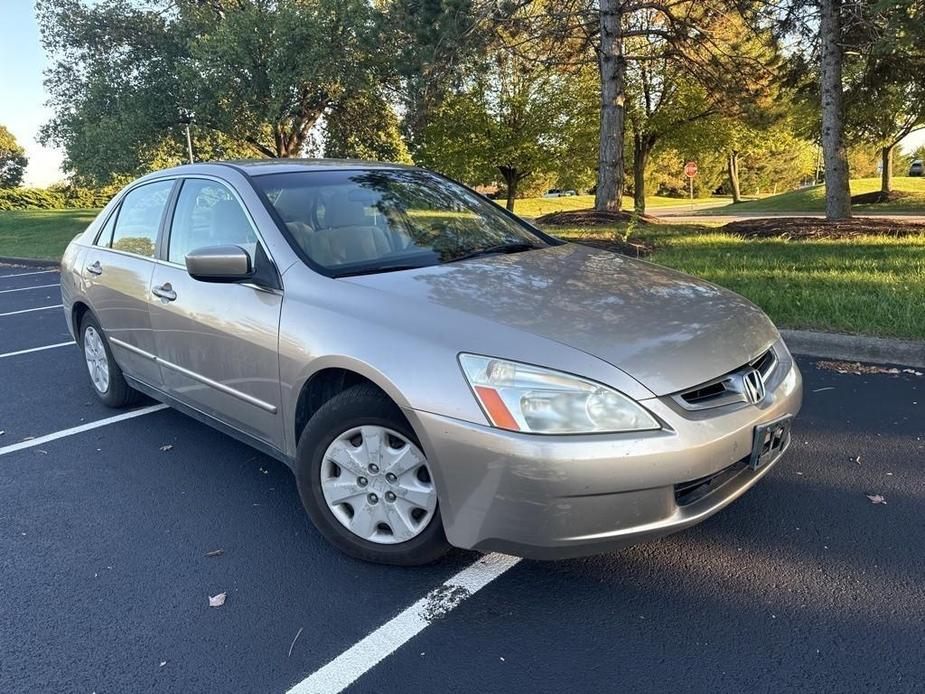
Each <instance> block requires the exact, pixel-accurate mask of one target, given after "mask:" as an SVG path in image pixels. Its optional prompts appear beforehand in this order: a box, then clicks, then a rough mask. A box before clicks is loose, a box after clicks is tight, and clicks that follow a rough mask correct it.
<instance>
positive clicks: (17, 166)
mask: <svg viewBox="0 0 925 694" xmlns="http://www.w3.org/2000/svg"><path fill="white" fill-rule="evenodd" d="M28 164H29V159H28V158H27V157H26V150H24V149H23V148H22V147H21V146H20V145H19V143H18V142H17V141H16V138H15V137H13V133H11V132H10V131H9V130H7V128H6V126H4V125H0V188H15V187H16V186H18V185H21V184H22V179H23V175H24V174H25V173H26V166H27V165H28Z"/></svg>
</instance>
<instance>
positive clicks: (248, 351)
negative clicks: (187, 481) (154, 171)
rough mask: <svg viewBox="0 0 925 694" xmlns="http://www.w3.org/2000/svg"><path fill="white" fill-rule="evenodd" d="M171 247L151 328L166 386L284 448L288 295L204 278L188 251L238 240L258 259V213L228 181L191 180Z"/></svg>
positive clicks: (156, 279) (161, 267)
mask: <svg viewBox="0 0 925 694" xmlns="http://www.w3.org/2000/svg"><path fill="white" fill-rule="evenodd" d="M165 243H166V250H165V251H162V253H161V260H160V261H158V262H157V264H156V267H155V270H154V275H153V278H152V281H151V292H152V293H151V303H150V313H151V326H152V327H153V329H154V334H155V341H156V346H157V356H158V363H159V364H160V368H161V377H162V379H163V382H164V384H165V389H166V391H167V393H168V394H169V395H171V396H173V397H174V398H176V399H177V400H180V401H181V402H183V403H185V404H187V405H189V406H191V407H194V408H196V409H197V410H199V411H201V412H204V413H206V414H209V415H211V416H213V417H216V418H217V419H219V420H221V421H223V422H225V423H226V424H230V425H231V426H233V427H235V428H236V429H239V430H240V431H243V432H245V433H247V434H250V435H251V436H255V437H257V438H259V439H261V440H263V441H265V442H267V443H269V444H270V445H272V446H274V447H276V448H280V447H281V446H282V437H283V425H282V423H281V420H282V415H281V411H280V410H281V407H280V402H281V395H280V385H279V352H278V339H279V315H280V307H281V305H282V293H281V292H280V291H278V290H270V289H264V288H261V287H258V286H256V285H254V284H250V283H248V284H235V283H212V282H201V281H199V280H195V279H193V278H192V277H190V276H189V274H188V273H187V271H186V265H185V256H186V254H187V253H188V252H190V251H191V250H194V249H197V248H202V247H206V246H217V245H225V244H235V245H238V246H241V247H242V248H244V249H245V250H247V251H248V253H250V254H251V258H252V259H254V258H256V256H257V253H256V250H257V244H258V243H260V241H259V239H258V235H257V233H256V231H255V227H254V224H253V222H252V221H251V218H250V216H249V215H248V213H247V212H246V210H245V209H244V207H243V205H242V204H241V202H240V201H239V200H238V198H237V197H236V196H235V195H234V194H233V193H232V191H231V190H230V189H229V188H228V187H227V186H226V185H225V184H223V183H219V182H218V181H215V180H212V179H200V178H189V179H186V180H184V181H183V183H182V188H181V189H180V192H179V194H178V196H177V201H176V206H175V210H174V213H173V219H172V221H171V223H170V225H169V233H168V234H167V235H166V236H165Z"/></svg>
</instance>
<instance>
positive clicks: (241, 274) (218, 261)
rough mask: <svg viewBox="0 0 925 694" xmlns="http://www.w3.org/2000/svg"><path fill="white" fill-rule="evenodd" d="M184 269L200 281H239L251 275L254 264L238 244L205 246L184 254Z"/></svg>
mask: <svg viewBox="0 0 925 694" xmlns="http://www.w3.org/2000/svg"><path fill="white" fill-rule="evenodd" d="M186 271H187V272H188V273H189V275H190V277H192V278H193V279H196V280H199V281H201V282H240V281H241V280H248V279H250V278H251V277H252V276H253V274H254V264H253V262H252V261H251V257H250V255H248V253H247V251H245V250H244V249H243V248H241V247H240V246H232V245H228V246H206V247H205V248H197V249H195V250H193V251H190V252H189V253H187V254H186Z"/></svg>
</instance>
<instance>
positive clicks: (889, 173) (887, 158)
mask: <svg viewBox="0 0 925 694" xmlns="http://www.w3.org/2000/svg"><path fill="white" fill-rule="evenodd" d="M895 146H896V145H888V146H886V147H883V148H881V149H880V154H881V156H882V157H883V171H882V172H881V173H880V192H881V193H883V194H884V195H885V194H887V193H892V192H893V148H894V147H895Z"/></svg>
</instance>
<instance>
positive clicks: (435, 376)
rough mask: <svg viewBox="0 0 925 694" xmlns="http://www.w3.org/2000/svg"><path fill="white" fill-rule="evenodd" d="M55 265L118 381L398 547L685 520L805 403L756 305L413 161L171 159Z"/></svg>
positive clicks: (489, 542) (532, 550)
mask: <svg viewBox="0 0 925 694" xmlns="http://www.w3.org/2000/svg"><path fill="white" fill-rule="evenodd" d="M61 286H62V294H63V298H64V309H65V315H66V317H67V320H68V324H69V326H70V328H71V330H72V332H73V334H74V335H75V337H76V339H77V341H78V343H79V344H80V345H81V346H82V349H83V353H84V356H85V359H86V363H87V369H88V373H89V375H90V383H91V385H92V387H93V389H94V390H95V392H96V394H97V395H98V396H99V398H100V399H101V400H102V401H103V402H105V403H106V404H108V405H110V406H113V407H124V406H127V405H130V404H132V403H134V402H136V401H137V399H138V398H139V397H141V396H142V394H144V395H147V396H149V397H152V398H155V399H157V400H160V401H162V402H165V403H168V404H170V405H171V406H173V407H175V408H177V409H178V410H181V411H182V412H185V413H187V414H189V415H190V416H193V417H195V418H197V419H200V420H202V421H203V422H205V423H207V424H210V425H212V426H214V427H216V428H218V429H220V430H221V431H224V432H226V433H227V434H229V435H231V436H234V437H236V438H238V439H240V440H242V441H245V442H247V443H248V444H250V445H252V446H254V447H255V448H257V449H259V450H261V451H263V452H265V453H266V454H268V455H271V456H273V457H275V458H278V459H279V460H282V461H284V462H285V463H286V464H287V465H289V466H291V468H292V469H293V471H294V472H295V476H296V480H297V484H298V489H299V493H300V495H301V498H302V501H303V503H304V505H305V508H306V510H307V511H308V513H309V515H310V516H311V519H312V520H313V521H314V523H315V525H316V526H317V528H318V530H319V531H320V532H321V533H323V534H324V535H325V536H326V537H327V538H328V539H329V540H330V541H331V542H332V543H333V544H335V545H336V546H337V547H339V548H340V549H342V550H343V551H345V552H347V553H349V554H351V555H353V556H355V557H360V558H363V559H367V560H371V561H378V562H384V563H392V564H419V563H424V562H428V561H432V560H434V559H435V558H437V557H439V556H440V555H441V554H442V553H443V552H444V551H446V549H447V548H448V547H449V546H450V545H454V546H457V547H463V548H471V549H476V550H482V551H488V550H500V551H504V552H508V553H513V554H518V555H522V556H528V557H536V558H558V557H568V556H575V555H581V554H588V553H592V552H599V551H604V550H608V549H611V548H615V547H620V546H624V545H627V544H631V543H634V542H638V541H640V540H644V539H649V538H655V537H659V536H662V535H666V534H668V533H671V532H674V531H676V530H680V529H682V528H685V527H688V526H690V525H692V524H694V523H697V522H698V521H700V520H703V519H704V518H706V517H707V516H709V515H711V514H713V513H715V512H716V511H718V510H719V509H721V508H723V507H724V506H726V505H728V504H729V503H730V502H732V501H733V500H734V499H736V498H737V497H738V496H740V495H741V494H742V493H744V492H745V491H746V490H747V489H748V488H749V487H751V486H752V485H753V484H755V483H756V482H757V481H758V480H759V479H760V478H761V477H762V476H764V475H765V474H767V472H768V471H769V470H770V469H771V467H772V466H773V465H775V464H776V463H777V461H778V460H779V459H780V457H781V456H782V454H783V453H784V451H785V450H786V448H787V446H788V445H789V443H790V426H791V421H792V418H793V416H794V415H796V414H797V412H798V411H799V409H800V404H801V399H802V384H801V378H800V373H799V371H798V370H797V367H796V365H795V364H794V361H793V359H792V357H791V355H790V353H789V352H788V350H787V347H786V346H785V345H784V343H783V341H782V340H781V339H780V336H779V334H778V332H777V330H776V329H775V327H774V326H773V325H772V323H771V322H770V320H768V318H767V317H766V316H765V315H764V313H762V312H761V311H760V310H759V309H758V308H757V307H755V306H754V305H752V304H751V303H749V302H748V301H746V300H744V299H742V298H741V297H739V296H736V295H735V294H732V293H731V292H728V291H726V290H724V289H721V288H720V287H716V286H714V285H711V284H708V283H706V282H703V281H700V280H697V279H694V278H692V277H688V276H686V275H682V274H679V273H677V272H673V271H670V270H667V269H664V268H661V267H657V266H655V265H651V264H649V263H646V262H641V261H638V260H632V259H629V258H626V257H623V256H621V255H616V254H613V253H609V252H605V251H601V250H595V249H592V248H588V247H585V246H581V245H576V244H572V243H564V242H563V241H561V240H558V239H556V238H554V237H551V236H549V235H547V234H545V233H543V232H542V231H539V230H538V229H535V228H533V227H532V226H530V225H529V224H527V223H525V222H524V221H522V220H520V219H519V218H517V217H515V216H513V215H511V214H509V213H508V212H506V211H505V210H503V209H501V208H500V207H498V206H496V205H494V204H493V203H491V202H490V201H487V200H486V199H485V198H483V197H482V196H480V195H478V194H476V193H475V192H473V191H471V190H469V189H467V188H465V187H463V186H461V185H458V184H456V183H453V182H452V181H449V180H447V179H446V178H443V177H441V176H438V175H436V174H433V173H429V172H426V171H422V170H419V169H415V168H410V167H400V166H394V165H384V164H373V163H368V162H348V161H323V160H321V161H319V160H315V161H313V160H288V161H280V162H268V161H260V162H245V163H213V164H197V165H190V166H183V167H178V168H175V169H169V170H165V171H159V172H157V173H154V174H151V175H148V176H145V177H143V178H141V179H139V180H137V181H135V182H134V183H132V184H130V185H129V186H127V187H126V188H125V189H124V190H123V191H121V192H120V193H119V194H118V195H117V196H116V197H115V198H114V199H113V200H112V201H111V202H110V203H109V205H107V206H106V208H105V209H104V210H103V211H102V212H101V213H100V214H99V216H98V217H97V219H96V220H95V221H94V222H93V223H92V224H91V225H90V226H89V227H88V228H87V230H86V231H85V232H83V233H82V234H80V235H79V236H78V237H77V238H75V239H74V241H73V242H72V243H71V244H70V246H69V247H68V249H67V252H66V253H65V256H64V260H63V263H62V283H61Z"/></svg>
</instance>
